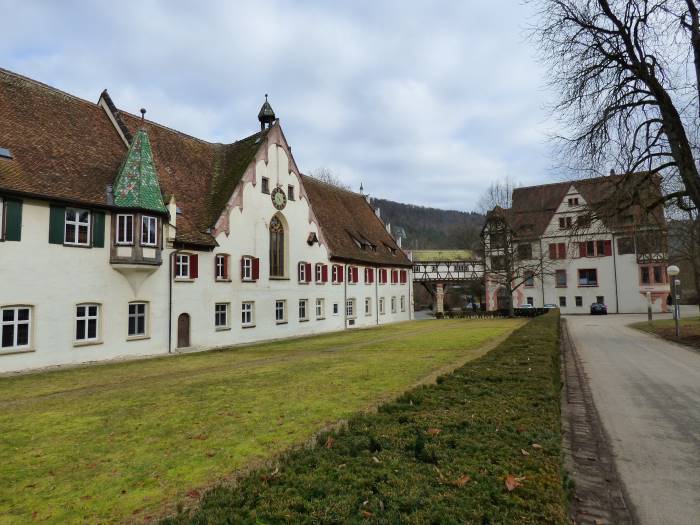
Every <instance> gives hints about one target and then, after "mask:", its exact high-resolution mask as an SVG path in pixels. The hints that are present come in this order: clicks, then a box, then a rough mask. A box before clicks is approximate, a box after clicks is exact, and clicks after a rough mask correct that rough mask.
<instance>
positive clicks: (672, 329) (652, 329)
mask: <svg viewBox="0 0 700 525" xmlns="http://www.w3.org/2000/svg"><path fill="white" fill-rule="evenodd" d="M630 326H631V327H632V328H636V329H637V330H641V331H643V332H648V333H650V334H654V335H658V336H659V337H663V338H664V339H668V340H669V341H673V342H675V343H681V344H684V345H688V346H692V347H694V348H700V317H689V318H688V319H681V320H680V329H681V336H680V337H676V322H675V321H674V320H673V319H658V320H656V321H652V322H651V323H649V322H648V321H645V322H643V323H635V324H633V325H630Z"/></svg>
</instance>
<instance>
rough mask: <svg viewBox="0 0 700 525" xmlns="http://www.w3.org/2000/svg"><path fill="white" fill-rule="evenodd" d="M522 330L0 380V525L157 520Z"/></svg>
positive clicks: (490, 329) (486, 327)
mask: <svg viewBox="0 0 700 525" xmlns="http://www.w3.org/2000/svg"><path fill="white" fill-rule="evenodd" d="M520 324H522V322H521V321H489V320H485V321H448V322H446V323H441V324H440V330H435V325H434V324H433V323H431V322H409V323H402V324H395V325H389V326H385V327H381V328H376V329H371V330H361V331H347V332H341V333H335V334H328V335H323V336H317V337H307V338H303V339H295V340H287V341H280V342H275V343H269V344H262V345H255V346H249V347H240V348H236V349H232V350H226V351H217V352H207V353H201V354H190V355H181V356H176V357H170V358H159V359H149V360H142V361H131V362H122V363H114V364H106V365H99V366H90V367H84V368H77V369H71V370H61V371H55V372H50V373H41V374H31V375H24V376H18V377H5V378H0V457H1V458H2V461H0V486H1V487H3V489H2V490H0V523H27V522H28V521H31V520H32V519H35V520H37V521H42V522H44V523H114V522H124V521H126V522H133V521H136V522H140V521H144V520H147V519H148V518H149V517H153V516H157V515H162V514H163V513H164V512H166V511H165V510H164V505H165V506H166V507H165V508H166V509H167V508H170V509H173V508H174V505H172V506H170V507H167V505H168V504H170V503H171V502H175V501H178V500H180V499H183V498H187V496H186V495H187V494H188V493H189V494H190V496H192V497H194V496H196V494H197V490H201V489H202V487H204V486H208V485H211V484H212V483H214V482H216V481H218V480H221V479H222V478H224V477H226V476H228V475H229V474H231V473H232V472H235V471H237V470H239V469H241V468H243V467H245V466H246V465H248V464H250V463H251V462H254V461H256V460H260V459H265V458H269V457H271V456H272V455H274V454H277V453H279V452H281V451H283V450H285V449H287V448H288V447H289V446H290V445H293V444H295V443H299V442H302V441H304V440H306V439H308V438H309V437H310V436H311V435H312V434H313V432H315V431H316V430H317V429H319V428H321V427H323V426H324V425H326V424H328V423H330V422H333V421H336V420H339V419H343V418H347V417H349V416H351V415H352V414H354V413H356V412H357V411H359V410H362V409H364V408H366V407H368V406H370V405H373V404H375V403H377V402H379V401H381V400H382V399H386V397H387V396H393V395H396V394H399V393H401V392H402V391H404V390H405V389H406V388H409V387H410V386H412V385H414V384H416V383H417V382H419V381H421V380H422V379H423V378H425V377H426V376H428V375H430V374H433V373H435V371H437V370H440V369H442V368H444V367H445V366H450V365H455V366H456V364H458V363H461V362H464V361H466V360H468V359H472V358H475V357H478V356H480V355H481V354H483V350H482V348H483V346H484V345H485V344H486V343H487V342H488V341H489V340H491V339H493V338H495V337H499V336H503V335H505V334H507V333H508V332H509V331H511V330H512V329H514V328H516V327H517V326H520Z"/></svg>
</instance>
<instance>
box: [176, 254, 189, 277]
mask: <svg viewBox="0 0 700 525" xmlns="http://www.w3.org/2000/svg"><path fill="white" fill-rule="evenodd" d="M189 277H190V256H189V255H188V254H186V253H178V254H177V255H176V258H175V278H176V279H189Z"/></svg>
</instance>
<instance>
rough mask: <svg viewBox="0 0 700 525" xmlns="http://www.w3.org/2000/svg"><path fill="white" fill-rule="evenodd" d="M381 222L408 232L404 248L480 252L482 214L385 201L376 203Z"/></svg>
mask: <svg viewBox="0 0 700 525" xmlns="http://www.w3.org/2000/svg"><path fill="white" fill-rule="evenodd" d="M371 202H372V206H374V208H375V209H376V208H379V210H380V214H381V218H382V220H383V221H384V222H385V223H389V224H391V226H392V227H396V226H400V227H402V228H403V229H404V230H405V231H406V238H405V239H404V240H403V248H404V249H408V250H421V249H423V250H424V249H436V250H437V249H443V250H445V249H455V250H456V249H465V248H468V249H472V250H476V249H479V247H480V244H481V241H480V239H479V234H480V232H481V228H482V226H483V225H484V216H483V215H481V214H480V213H474V212H462V211H454V210H440V209H437V208H426V207H424V206H415V205H413V204H402V203H399V202H393V201H389V200H385V199H372V200H371Z"/></svg>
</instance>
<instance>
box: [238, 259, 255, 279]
mask: <svg viewBox="0 0 700 525" xmlns="http://www.w3.org/2000/svg"><path fill="white" fill-rule="evenodd" d="M241 278H242V279H243V280H244V281H252V280H253V258H252V257H243V258H242V259H241Z"/></svg>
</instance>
